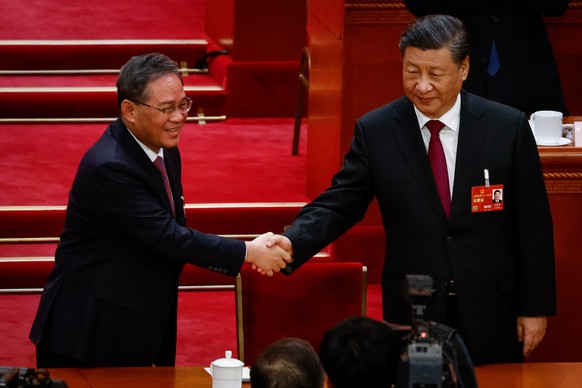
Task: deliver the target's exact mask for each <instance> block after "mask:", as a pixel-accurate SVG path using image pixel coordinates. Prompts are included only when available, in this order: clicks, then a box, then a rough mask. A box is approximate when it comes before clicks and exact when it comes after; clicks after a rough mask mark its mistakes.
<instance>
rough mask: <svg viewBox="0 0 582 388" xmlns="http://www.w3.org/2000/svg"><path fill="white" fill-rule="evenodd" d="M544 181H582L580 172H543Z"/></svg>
mask: <svg viewBox="0 0 582 388" xmlns="http://www.w3.org/2000/svg"><path fill="white" fill-rule="evenodd" d="M544 178H545V179H582V172H544Z"/></svg>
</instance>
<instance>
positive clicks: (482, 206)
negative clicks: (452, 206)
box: [471, 185, 503, 213]
mask: <svg viewBox="0 0 582 388" xmlns="http://www.w3.org/2000/svg"><path fill="white" fill-rule="evenodd" d="M498 210H503V185H493V186H489V187H487V186H473V188H472V189H471V212H472V213H480V212H492V211H498Z"/></svg>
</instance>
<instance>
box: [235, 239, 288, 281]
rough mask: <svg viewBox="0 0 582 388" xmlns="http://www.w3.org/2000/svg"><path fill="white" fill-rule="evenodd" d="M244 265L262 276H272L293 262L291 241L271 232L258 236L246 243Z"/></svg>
mask: <svg viewBox="0 0 582 388" xmlns="http://www.w3.org/2000/svg"><path fill="white" fill-rule="evenodd" d="M246 246H247V257H246V259H245V263H248V264H250V265H251V266H252V267H253V269H254V270H256V271H257V272H259V273H260V274H262V275H268V276H273V273H275V272H279V271H281V269H283V268H285V267H286V266H287V264H289V263H291V262H292V261H293V257H292V255H293V247H292V246H291V241H290V240H289V239H288V238H287V237H285V236H281V235H279V234H273V233H271V232H268V233H265V234H262V235H260V236H259V237H257V238H255V239H254V240H253V241H247V242H246Z"/></svg>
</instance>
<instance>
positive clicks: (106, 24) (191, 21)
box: [0, 0, 205, 39]
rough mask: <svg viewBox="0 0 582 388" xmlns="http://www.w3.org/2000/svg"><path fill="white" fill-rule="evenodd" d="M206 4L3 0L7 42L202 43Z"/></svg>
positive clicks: (192, 0) (0, 17) (0, 22)
mask: <svg viewBox="0 0 582 388" xmlns="http://www.w3.org/2000/svg"><path fill="white" fill-rule="evenodd" d="M204 4H205V1H204V0H188V1H176V0H166V1H163V2H160V1H159V0H140V1H139V2H136V1H135V0H102V1H96V2H90V1H76V0H58V2H49V1H46V0H30V1H27V2H26V4H25V5H24V4H20V3H19V4H16V3H13V2H11V1H9V0H0V8H1V9H2V12H0V36H1V37H2V39H199V38H203V37H204V36H205V34H204V32H203V31H204V30H205V28H204Z"/></svg>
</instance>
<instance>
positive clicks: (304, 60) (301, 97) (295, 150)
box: [291, 47, 311, 155]
mask: <svg viewBox="0 0 582 388" xmlns="http://www.w3.org/2000/svg"><path fill="white" fill-rule="evenodd" d="M310 68H311V51H310V50H309V47H303V50H302V52H301V65H300V68H299V87H298V89H299V90H298V94H297V109H296V111H295V126H294V128H293V146H292V150H291V155H297V154H299V137H300V135H301V121H302V118H303V110H304V104H305V99H306V94H307V92H308V90H309V69H310Z"/></svg>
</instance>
